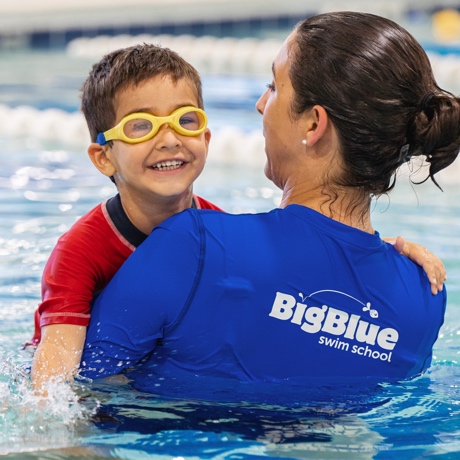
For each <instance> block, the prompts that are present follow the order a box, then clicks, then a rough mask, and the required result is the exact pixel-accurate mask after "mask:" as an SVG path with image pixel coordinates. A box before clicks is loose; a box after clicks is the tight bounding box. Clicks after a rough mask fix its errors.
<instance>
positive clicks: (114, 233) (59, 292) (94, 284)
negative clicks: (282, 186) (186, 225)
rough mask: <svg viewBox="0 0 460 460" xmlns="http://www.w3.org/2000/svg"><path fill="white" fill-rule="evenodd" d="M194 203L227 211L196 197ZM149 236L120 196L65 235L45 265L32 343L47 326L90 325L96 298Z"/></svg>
mask: <svg viewBox="0 0 460 460" xmlns="http://www.w3.org/2000/svg"><path fill="white" fill-rule="evenodd" d="M194 207H196V208H197V209H214V210H216V211H222V210H221V209H220V208H218V207H217V206H215V205H214V204H212V203H210V202H209V201H207V200H205V199H203V198H201V197H199V196H196V195H194ZM145 238H147V235H145V234H144V233H142V232H141V231H140V230H138V229H137V228H136V227H135V226H134V225H133V224H132V223H131V221H130V220H129V218H128V216H127V215H126V213H125V212H124V210H123V207H122V205H121V200H120V196H119V195H116V196H114V197H112V198H110V199H109V200H107V201H105V202H103V203H101V204H99V205H97V206H96V207H95V208H93V209H92V210H91V211H89V212H88V213H87V214H85V215H84V216H82V217H81V218H80V219H79V220H78V221H77V222H76V223H75V224H74V225H73V226H72V227H71V228H70V230H69V231H67V232H66V233H64V234H63V235H62V236H61V237H60V238H59V240H58V242H57V244H56V246H55V247H54V249H53V251H52V253H51V255H50V257H49V259H48V261H47V263H46V265H45V269H44V272H43V277H42V302H41V304H39V306H38V308H37V310H36V311H35V318H34V319H35V331H34V336H33V338H32V341H31V342H32V344H33V345H38V344H39V343H40V340H41V327H42V326H47V325H49V324H74V325H77V326H88V324H89V319H90V316H91V302H92V301H93V298H94V297H95V295H97V294H98V293H99V292H100V291H101V290H102V289H104V287H105V286H106V285H107V283H108V282H109V281H110V280H111V279H112V277H113V275H114V274H115V273H116V272H117V270H118V269H119V268H120V267H121V265H122V264H123V262H124V261H125V260H126V259H127V258H128V257H129V256H130V255H131V253H132V252H133V251H134V250H135V249H136V247H137V246H139V245H140V244H141V243H142V242H143V241H144V240H145Z"/></svg>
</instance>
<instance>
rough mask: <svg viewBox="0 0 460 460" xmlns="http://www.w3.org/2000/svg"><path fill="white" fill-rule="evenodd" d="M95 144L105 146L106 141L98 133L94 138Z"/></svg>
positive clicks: (102, 134) (102, 135) (101, 134)
mask: <svg viewBox="0 0 460 460" xmlns="http://www.w3.org/2000/svg"><path fill="white" fill-rule="evenodd" d="M96 142H97V143H98V144H99V145H105V144H107V141H106V139H105V135H104V133H99V134H98V135H97V137H96Z"/></svg>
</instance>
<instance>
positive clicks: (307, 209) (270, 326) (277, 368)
mask: <svg viewBox="0 0 460 460" xmlns="http://www.w3.org/2000/svg"><path fill="white" fill-rule="evenodd" d="M257 110H258V111H259V112H260V113H261V114H262V116H263V129H264V135H265V141H266V146H265V151H266V156H267V162H266V166H265V174H266V176H267V177H268V178H269V179H270V180H271V181H272V182H273V183H274V184H275V185H276V186H278V187H279V188H280V189H282V191H283V196H282V202H281V205H280V207H279V209H276V210H273V211H271V212H268V213H261V214H253V215H251V214H247V215H230V214H224V213H220V212H214V211H197V210H192V209H190V210H186V211H184V212H182V213H181V214H178V215H176V216H173V217H171V218H169V219H167V220H166V221H165V222H163V223H162V224H161V225H160V226H158V227H156V228H155V229H154V230H153V232H152V234H151V235H150V236H149V237H148V238H147V240H146V241H145V242H144V243H143V244H142V245H141V246H140V247H139V248H138V249H137V250H136V251H135V252H134V254H133V255H132V256H131V257H130V258H129V259H128V260H127V261H126V263H125V264H124V265H123V266H122V267H121V269H120V270H119V272H118V273H117V274H116V275H115V277H114V278H113V280H112V282H111V283H110V284H109V285H108V286H107V288H106V289H105V290H104V291H103V292H102V294H101V295H100V296H99V298H98V299H97V301H96V302H95V305H94V309H93V313H92V318H91V324H90V327H89V330H88V334H87V343H86V347H85V351H84V354H83V359H82V364H81V367H82V369H83V370H82V374H83V375H86V376H88V377H91V378H96V377H103V376H107V375H111V374H115V373H119V372H121V371H123V370H124V369H126V368H127V367H129V366H132V365H133V364H135V363H137V362H139V361H140V360H141V359H143V358H146V359H147V363H146V364H144V365H145V366H149V369H150V372H151V374H150V375H152V376H155V375H156V376H161V375H175V374H176V373H177V374H181V375H190V376H195V375H198V376H209V377H226V378H231V379H238V380H242V381H272V382H277V381H283V382H286V381H288V382H292V383H299V384H303V383H306V382H309V381H311V380H312V379H318V380H324V381H332V382H338V381H345V382H349V381H354V380H363V379H366V378H368V379H375V380H389V379H390V380H391V379H404V378H410V377H413V376H415V375H418V374H420V373H422V372H424V371H425V370H426V369H427V368H428V366H429V365H430V361H431V353H432V347H433V344H434V342H435V340H436V338H437V335H438V331H439V328H440V327H441V325H442V323H443V318H444V310H445V305H446V292H445V290H443V291H442V292H440V293H439V294H438V295H433V294H432V292H431V291H430V283H429V280H428V278H427V277H426V275H425V273H424V272H423V270H422V269H421V268H420V267H418V266H416V265H415V264H414V263H412V262H411V261H410V260H408V259H407V258H406V257H404V256H401V255H399V254H398V253H397V252H396V251H394V249H393V248H392V247H391V245H389V244H387V243H385V242H383V241H382V240H381V238H380V236H379V234H378V233H377V231H376V230H375V229H374V227H373V225H372V222H371V216H370V205H371V200H372V198H373V197H378V196H380V195H382V194H386V193H388V192H389V191H390V190H391V189H392V188H393V187H394V185H395V181H396V171H397V169H398V168H399V166H401V165H402V164H403V163H405V162H406V161H409V160H410V158H411V157H416V156H424V157H425V158H426V161H427V162H428V164H429V169H428V171H427V176H428V177H429V178H431V179H432V180H433V182H434V183H435V184H436V180H435V178H434V175H435V174H436V173H437V172H439V171H441V170H442V169H443V168H445V167H447V166H448V165H450V164H451V163H452V162H453V161H454V160H455V158H456V157H457V155H458V151H459V145H460V144H459V138H460V104H459V99H457V98H456V97H454V96H452V95H451V94H450V93H448V92H446V91H443V90H442V89H440V88H439V87H438V85H437V84H436V82H435V79H434V76H433V73H432V70H431V67H430V63H429V60H428V58H427V56H426V54H425V52H424V51H423V49H422V47H421V46H420V45H419V44H418V43H417V42H416V40H415V39H414V38H413V37H412V36H411V35H410V34H409V33H408V32H407V31H405V30H404V29H403V28H401V27H400V26H398V25H397V24H395V23H394V22H392V21H390V20H388V19H385V18H382V17H378V16H374V15H371V14H364V13H354V12H336V13H329V14H322V15H318V16H314V17H311V18H309V19H306V20H305V21H303V22H301V23H300V24H299V25H298V26H297V27H296V28H295V30H294V31H293V32H292V33H291V35H290V36H289V37H288V38H287V39H286V41H285V43H284V45H283V47H282V48H281V50H280V51H279V53H278V55H277V57H276V58H275V61H274V63H273V80H272V82H271V83H270V84H269V85H268V88H267V90H266V91H265V93H264V94H263V95H262V96H261V98H260V99H259V101H258V102H257ZM152 378H153V377H152Z"/></svg>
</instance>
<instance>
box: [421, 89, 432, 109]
mask: <svg viewBox="0 0 460 460" xmlns="http://www.w3.org/2000/svg"><path fill="white" fill-rule="evenodd" d="M434 96H435V94H434V93H433V92H429V93H427V94H425V96H423V99H422V103H421V104H420V105H421V107H422V111H423V112H425V111H426V109H427V108H428V104H429V103H430V102H431V99H433V97H434Z"/></svg>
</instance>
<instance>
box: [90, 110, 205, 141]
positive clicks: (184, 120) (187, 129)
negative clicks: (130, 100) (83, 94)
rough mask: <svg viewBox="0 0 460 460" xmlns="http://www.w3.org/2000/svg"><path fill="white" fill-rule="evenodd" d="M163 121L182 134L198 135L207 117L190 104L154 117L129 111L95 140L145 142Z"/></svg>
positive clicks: (153, 134) (203, 128)
mask: <svg viewBox="0 0 460 460" xmlns="http://www.w3.org/2000/svg"><path fill="white" fill-rule="evenodd" d="M165 123H167V124H168V125H169V126H170V127H171V128H172V129H174V131H176V133H178V134H182V135H183V136H198V134H201V133H202V132H203V131H204V130H205V129H206V127H207V125H208V117H207V116H206V113H205V112H204V111H203V110H201V109H198V108H197V107H192V106H187V107H180V108H178V109H176V110H174V112H173V113H171V115H168V116H167V117H156V116H155V115H151V114H150V113H145V112H138V113H131V114H129V115H126V117H124V118H123V119H122V120H121V121H120V123H118V125H117V126H115V127H114V128H112V129H109V130H108V131H106V132H105V133H99V134H98V135H97V138H96V142H97V143H98V144H100V145H105V144H107V142H109V141H113V140H120V141H123V142H127V143H128V144H137V143H139V142H145V141H148V140H149V139H152V137H153V136H155V134H156V133H157V132H158V130H159V129H160V127H161V126H163V125H164V124H165Z"/></svg>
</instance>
